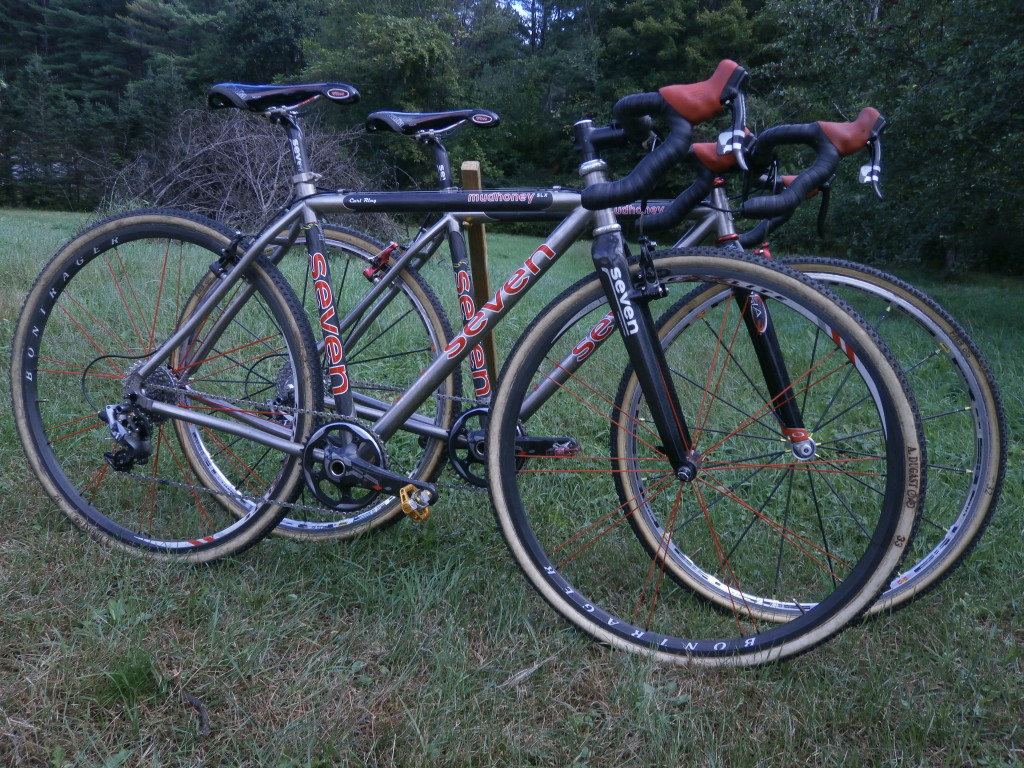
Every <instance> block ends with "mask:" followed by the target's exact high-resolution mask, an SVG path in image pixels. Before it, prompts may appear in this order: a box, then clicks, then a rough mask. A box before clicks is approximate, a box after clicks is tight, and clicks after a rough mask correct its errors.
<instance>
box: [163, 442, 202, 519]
mask: <svg viewBox="0 0 1024 768" xmlns="http://www.w3.org/2000/svg"><path fill="white" fill-rule="evenodd" d="M160 439H161V441H162V440H164V439H165V438H164V437H163V430H161V431H160ZM168 450H169V451H170V452H171V457H172V458H173V459H174V463H175V465H177V467H178V472H179V473H180V474H181V479H182V482H184V483H185V485H187V486H189V488H188V490H189V492H190V493H191V494H192V499H193V501H195V504H196V510H197V512H198V517H199V518H200V520H201V521H202V522H205V524H206V526H207V529H208V530H213V529H214V527H215V526H214V524H213V519H212V517H211V516H210V513H209V512H208V511H207V510H206V506H205V505H204V504H203V500H202V498H201V497H200V496H199V491H198V490H197V489H195V488H192V487H191V486H192V485H193V482H191V481H193V480H194V479H195V475H194V473H193V472H192V470H191V468H186V467H185V465H184V464H182V462H181V457H180V456H179V455H178V453H177V452H176V451H174V450H173V449H171V448H168Z"/></svg>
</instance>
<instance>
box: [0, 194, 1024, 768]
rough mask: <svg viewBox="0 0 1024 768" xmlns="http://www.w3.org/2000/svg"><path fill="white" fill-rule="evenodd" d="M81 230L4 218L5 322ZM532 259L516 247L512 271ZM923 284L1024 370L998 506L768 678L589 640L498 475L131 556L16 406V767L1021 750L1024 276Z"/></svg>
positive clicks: (2, 579)
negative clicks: (929, 583)
mask: <svg viewBox="0 0 1024 768" xmlns="http://www.w3.org/2000/svg"><path fill="white" fill-rule="evenodd" d="M83 221H84V220H83V219H82V218H80V217H71V216H66V215H61V214H47V213H35V212H32V213H28V212H20V211H0V243H2V246H3V254H4V261H3V264H4V267H3V269H4V273H3V274H4V279H3V281H2V284H0V326H2V329H3V333H4V336H5V338H7V339H9V338H10V334H11V330H12V327H13V323H14V321H15V318H16V315H17V312H18V310H19V307H20V297H21V296H22V295H24V293H25V292H26V291H27V289H28V287H29V285H30V284H31V281H32V280H33V278H34V275H35V273H36V272H37V271H38V270H39V268H41V266H42V260H43V259H45V258H46V257H47V256H49V254H51V253H52V252H53V251H54V250H55V249H56V248H57V247H58V246H59V245H60V243H61V242H62V241H63V240H64V239H66V238H67V237H68V236H69V235H70V234H72V232H73V231H74V230H76V229H77V228H78V227H79V226H81V224H82V223H83ZM530 250H531V243H530V241H528V240H527V241H523V240H521V239H511V238H509V239H507V240H506V239H504V238H501V239H499V240H496V241H495V243H494V245H492V248H491V258H492V265H493V266H492V272H493V273H494V274H495V275H498V274H501V273H502V272H505V271H508V270H509V269H511V268H512V265H513V264H514V263H516V262H521V261H522V260H523V259H525V258H526V256H527V255H528V254H529V252H530ZM502 265H504V266H502ZM442 266H443V265H442ZM570 266H571V270H570V271H572V270H582V269H585V268H586V260H585V258H578V259H575V261H574V264H573V265H570ZM439 274H440V275H443V274H444V270H441V271H440V273H439ZM573 279H575V278H573ZM555 282H557V285H555V284H554V283H555ZM568 282H570V280H569V279H568V278H566V279H560V280H558V281H553V283H552V291H553V292H557V291H559V290H561V288H562V287H564V286H565V285H567V284H568ZM917 282H918V284H921V285H922V287H924V288H925V290H927V291H929V292H930V293H932V294H933V295H935V296H936V297H937V298H938V299H939V300H940V301H942V302H943V303H944V304H945V305H946V306H947V307H948V308H949V309H950V310H951V311H952V312H953V313H954V314H955V315H956V316H957V317H959V318H960V319H961V321H963V322H964V323H965V324H966V325H968V326H969V328H970V330H971V332H972V334H973V335H974V336H975V338H976V340H977V341H978V343H979V345H980V346H981V347H982V349H983V350H984V351H985V353H986V355H987V356H988V358H989V361H990V363H991V364H992V367H993V369H994V371H995V373H996V376H997V379H998V381H999V383H1000V385H1001V387H1002V390H1003V397H1004V401H1005V405H1006V408H1007V418H1008V423H1009V427H1010V435H1011V448H1010V462H1009V473H1008V478H1007V483H1006V486H1005V488H1004V491H1003V502H1002V504H1001V508H1000V511H999V513H998V514H997V516H996V518H995V520H994V522H993V523H992V526H991V527H990V529H989V531H988V533H987V534H986V536H985V538H984V539H983V541H982V543H981V545H980V546H979V547H978V549H977V551H976V552H975V553H974V555H973V556H972V557H971V558H970V559H969V561H968V562H967V563H966V564H965V566H964V567H963V568H961V569H960V570H959V571H958V572H957V573H956V575H955V576H953V577H952V578H951V579H950V580H949V581H947V582H946V584H945V585H943V586H942V587H940V588H939V589H938V590H936V592H934V593H933V594H931V595H929V596H928V597H926V598H925V599H923V600H921V601H919V602H918V603H916V604H915V605H913V606H911V607H909V608H908V609H906V610H903V611H900V612H899V613H897V614H896V615H893V616H887V617H880V618H879V619H877V620H873V621H870V622H867V623H866V624H865V625H864V626H860V627H856V628H853V629H851V630H849V631H847V632H846V633H844V634H843V635H841V636H840V637H839V638H837V639H836V640H834V641H833V642H831V643H829V644H827V645H825V646H823V647H821V648H819V649H817V650H815V651H813V652H812V653H810V654H808V655H805V656H803V657H800V658H799V659H796V660H793V661H790V662H786V663H783V664H778V665H775V666H772V667H768V668H763V669H754V670H711V671H706V670H689V669H678V668H669V667H659V666H654V665H651V664H649V663H648V662H646V661H644V660H642V659H639V658H636V657H634V656H631V655H627V654H623V653H619V652H612V651H608V650H605V649H602V648H601V647H599V646H597V645H595V644H594V643H592V642H590V641H588V640H587V639H585V638H583V637H581V636H580V635H579V634H578V633H576V632H574V631H572V630H571V629H569V628H568V627H567V626H566V625H565V624H564V622H562V621H561V620H560V619H559V618H558V617H557V616H556V615H555V613H554V612H553V611H552V610H550V609H549V608H548V607H547V606H546V605H545V604H544V603H543V602H542V601H541V600H540V598H538V597H537V596H536V595H534V594H533V593H532V592H531V591H530V590H529V588H528V587H527V586H526V584H525V581H524V580H523V579H522V577H521V576H520V575H519V573H518V572H517V570H516V568H515V566H514V565H513V563H512V561H511V559H510V557H509V556H508V554H507V552H506V551H505V547H504V545H503V544H502V542H501V540H500V538H499V535H498V533H497V531H496V530H495V526H494V523H493V520H492V517H491V514H490V512H489V510H488V508H487V501H486V497H485V496H484V495H483V494H479V493H469V492H461V491H455V492H451V493H447V494H446V495H445V497H444V499H443V501H442V503H441V504H438V505H437V506H436V507H435V508H434V510H433V513H432V516H431V518H430V520H429V521H427V522H426V523H425V524H422V525H419V526H415V525H411V524H408V523H405V522H403V523H401V524H400V525H398V526H396V527H394V528H392V529H389V530H388V531H386V532H383V533H380V534H377V535H373V536H370V537H367V538H365V539H362V540H359V541H355V542H350V543H347V544H320V545H299V544H296V543H293V542H287V541H282V540H268V541H266V542H263V543H261V544H260V545H259V546H258V547H256V548H254V549H253V550H250V551H249V552H247V553H245V554H244V555H241V556H239V557H237V558H235V559H232V560H229V561H226V562H222V563H218V564H216V565H214V566H212V567H183V566H168V565H162V564H155V563H149V562H143V561H139V560H136V559H133V558H131V557H129V556H127V555H124V554H120V553H113V552H109V551H107V550H105V549H104V548H102V547H101V546H99V545H97V544H96V543H95V542H93V541H91V540H90V539H89V538H88V537H86V536H85V535H83V534H81V533H79V532H78V531H77V530H73V529H72V528H71V526H70V525H69V524H68V523H67V522H66V521H65V520H64V519H63V518H62V516H61V515H60V514H59V513H58V512H56V511H55V509H54V507H53V505H52V504H51V503H50V502H49V501H48V500H47V499H45V498H42V497H41V491H40V490H39V489H38V485H37V484H36V483H35V481H34V479H33V478H32V477H30V476H29V475H28V474H27V470H26V469H25V465H24V462H23V460H22V458H21V451H20V448H19V447H18V445H17V441H16V438H15V436H14V432H13V426H12V424H11V423H10V419H9V418H8V419H4V420H2V421H0V519H2V521H3V525H4V535H3V536H2V537H0V599H2V609H0V765H5V766H6V765H11V766H76V768H78V767H81V768H92V767H93V766H115V765H124V766H216V765H224V766H324V767H326V766H335V765H351V766H360V765H370V766H412V765H417V766H421V765H427V766H522V765H535V766H570V765H581V766H582V765H589V766H612V765H615V766H682V765H695V766H755V765H760V766H793V765H807V766H839V765H848V766H868V765H870V766H963V765H976V766H1017V765H1021V764H1024V726H1022V725H1021V713H1022V712H1024V686H1022V684H1021V683H1022V680H1024V669H1022V667H1024V660H1022V650H1021V649H1022V647H1024V629H1022V620H1021V608H1022V605H1021V603H1022V598H1021V577H1022V574H1024V556H1022V551H1024V546H1022V545H1024V541H1022V539H1024V536H1022V525H1021V522H1020V521H1021V517H1020V515H1019V512H1018V509H1017V505H1018V500H1019V499H1020V498H1022V496H1024V488H1022V483H1021V473H1020V470H1019V469H1018V467H1019V466H1020V463H1021V459H1022V458H1024V457H1022V455H1021V447H1020V444H1019V442H1017V441H1016V440H1014V439H1013V438H1014V436H1016V435H1019V434H1021V432H1020V430H1021V429H1022V428H1024V424H1022V423H1021V422H1022V415H1024V403H1022V397H1024V380H1022V377H1024V371H1022V366H1021V365H1020V356H1019V351H1018V347H1019V343H1020V342H1019V339H1020V338H1022V336H1024V320H1022V318H1024V311H1022V310H1024V301H1022V300H1021V299H1020V298H1019V297H1020V296H1021V293H1022V290H1021V289H1022V288H1024V284H1022V282H1021V281H1020V280H1008V279H997V278H992V277H987V276H978V277H971V278H966V279H964V280H963V281H961V282H960V283H957V284H950V285H945V284H935V283H928V282H927V281H924V282H922V281H921V280H918V281H917ZM549 295H552V294H549ZM545 301H546V299H545ZM515 320H516V318H515V317H513V318H510V321H511V322H514V321H515ZM0 350H2V353H0V356H2V360H3V366H4V367H5V368H6V367H8V365H9V349H8V345H7V343H6V342H5V343H4V344H3V345H2V346H0ZM0 381H3V382H4V383H3V385H2V386H3V387H5V388H6V387H7V380H6V376H4V377H3V378H2V379H0ZM5 391H6V390H5ZM446 477H447V476H446Z"/></svg>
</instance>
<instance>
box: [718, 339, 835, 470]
mask: <svg viewBox="0 0 1024 768" xmlns="http://www.w3.org/2000/svg"><path fill="white" fill-rule="evenodd" d="M838 351H839V350H838V349H837V350H833V351H832V352H829V353H828V354H827V355H825V357H823V358H822V359H821V360H819V361H818V362H817V363H815V364H814V365H813V366H811V368H809V369H808V370H806V371H805V372H804V373H803V374H801V375H800V376H799V377H798V378H797V379H796V380H794V381H793V383H792V384H790V386H789V387H787V388H786V390H785V391H783V392H780V393H779V394H778V396H776V397H775V398H773V399H772V400H771V401H769V402H767V403H765V404H764V405H763V406H761V408H760V409H759V410H757V411H755V412H754V413H753V414H751V415H750V416H749V417H748V418H747V419H746V421H744V422H742V423H741V424H739V425H738V426H737V427H736V428H735V429H734V430H732V431H731V432H729V433H727V434H725V435H723V436H722V437H721V438H720V439H719V441H718V442H717V443H715V444H714V445H712V446H711V447H710V448H708V449H707V450H706V451H705V452H704V456H705V457H707V455H708V454H710V453H711V452H712V451H713V450H715V449H716V448H718V447H719V446H721V445H722V444H723V443H725V442H726V441H727V440H729V439H730V438H732V437H735V436H736V435H737V434H739V433H740V432H742V431H743V430H744V429H746V428H747V427H749V426H750V425H751V424H755V423H757V422H758V420H759V419H760V418H761V417H762V416H764V415H766V414H767V413H768V412H769V411H771V410H772V408H773V407H774V405H775V404H776V403H777V402H782V401H783V400H786V399H788V398H790V397H796V396H798V395H802V394H804V393H805V392H807V391H809V390H810V389H811V388H812V387H816V386H817V385H818V384H820V383H821V382H823V381H825V380H826V379H828V378H830V377H832V376H834V375H835V374H836V373H838V372H839V371H841V370H843V369H844V368H845V367H846V363H845V362H842V363H840V365H839V366H838V367H836V368H833V369H832V370H831V371H828V372H827V373H826V374H825V375H823V376H822V377H821V378H819V379H816V380H814V381H813V382H811V383H810V384H808V385H807V386H806V387H804V388H803V389H801V390H794V389H793V388H794V386H795V385H796V384H798V383H799V382H801V381H803V380H804V379H809V378H810V376H811V374H812V373H814V371H815V370H817V369H818V368H819V367H821V366H822V365H824V364H825V363H826V362H827V361H828V360H829V359H830V358H832V357H833V356H834V355H836V353H837V352H838Z"/></svg>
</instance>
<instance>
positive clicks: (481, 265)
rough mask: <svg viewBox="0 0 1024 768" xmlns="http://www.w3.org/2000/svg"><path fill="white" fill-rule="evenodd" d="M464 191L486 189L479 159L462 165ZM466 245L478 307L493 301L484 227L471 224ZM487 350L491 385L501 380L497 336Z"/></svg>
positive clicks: (485, 342) (491, 338)
mask: <svg viewBox="0 0 1024 768" xmlns="http://www.w3.org/2000/svg"><path fill="white" fill-rule="evenodd" d="M462 188H463V189H483V178H482V176H481V174H480V163H479V162H478V161H477V160H466V161H464V162H463V163H462ZM465 231H466V244H467V245H468V246H469V269H470V272H471V274H472V275H473V302H474V303H475V304H476V306H477V307H481V306H483V304H484V303H485V302H487V301H489V300H490V298H491V280H490V272H489V271H488V268H487V231H486V227H484V225H483V224H467V225H466V226H465ZM480 344H481V346H483V348H484V359H485V360H486V361H487V375H488V376H489V377H490V379H491V386H492V387H493V386H494V382H495V381H497V377H498V353H497V348H496V347H495V344H494V334H493V333H488V334H487V335H486V336H484V337H483V338H482V339H481V340H480Z"/></svg>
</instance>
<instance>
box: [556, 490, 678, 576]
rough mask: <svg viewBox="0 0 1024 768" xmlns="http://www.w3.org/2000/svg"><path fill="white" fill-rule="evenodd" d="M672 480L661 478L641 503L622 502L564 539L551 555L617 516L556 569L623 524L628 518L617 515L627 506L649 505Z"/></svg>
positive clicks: (635, 500) (632, 500)
mask: <svg viewBox="0 0 1024 768" xmlns="http://www.w3.org/2000/svg"><path fill="white" fill-rule="evenodd" d="M672 480H673V478H671V477H669V478H663V481H662V483H661V485H660V487H657V488H655V489H654V490H653V491H651V492H650V493H647V494H645V496H644V498H643V499H642V500H641V501H637V499H635V498H633V499H629V500H627V501H625V502H623V503H622V504H620V505H619V506H618V507H616V508H615V509H613V510H611V511H610V512H608V513H607V514H605V515H604V516H603V517H600V518H598V519H597V520H595V521H594V522H593V523H591V524H590V525H588V526H587V527H586V528H584V529H582V530H581V531H579V532H577V533H576V534H574V535H573V536H571V537H570V538H568V539H566V540H565V541H564V542H562V543H561V544H559V545H558V546H557V547H555V548H554V549H552V550H551V554H552V555H553V554H555V553H556V552H559V551H561V550H563V549H565V548H566V547H568V546H569V545H570V544H574V543H575V542H577V541H579V540H580V539H582V538H583V537H584V536H586V535H587V534H589V533H590V532H591V531H594V530H595V529H597V528H598V527H599V526H601V525H603V524H604V523H605V522H606V521H607V520H609V519H611V518H612V517H615V516H616V515H617V516H618V517H617V519H616V520H615V521H614V522H613V523H612V524H611V525H609V526H608V527H606V528H604V529H603V530H601V531H599V532H598V533H597V534H596V535H595V536H594V537H593V538H590V539H588V540H587V541H585V542H583V544H582V546H580V547H579V548H578V549H576V550H575V551H574V552H572V553H570V554H569V555H568V556H567V557H566V558H565V559H564V560H562V561H561V562H560V563H559V564H558V567H559V568H562V567H563V566H565V564H566V563H568V562H570V561H571V560H574V559H575V558H576V557H577V556H578V555H580V554H582V553H583V552H585V551H586V550H587V549H589V548H590V547H592V546H593V545H594V544H596V543H597V542H598V541H600V540H601V539H602V538H604V536H606V535H607V534H608V533H610V532H611V531H612V530H614V529H615V528H617V527H618V526H620V525H622V523H623V522H625V521H626V519H627V518H628V515H624V514H619V513H620V512H622V510H623V509H624V508H625V507H627V506H629V505H631V504H647V503H649V502H650V500H651V499H653V498H654V497H655V496H658V495H659V494H660V493H661V492H662V491H663V490H664V489H665V488H667V487H669V486H670V485H671V482H672ZM630 514H632V513H630Z"/></svg>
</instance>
